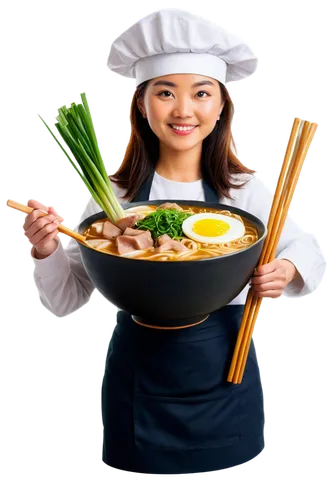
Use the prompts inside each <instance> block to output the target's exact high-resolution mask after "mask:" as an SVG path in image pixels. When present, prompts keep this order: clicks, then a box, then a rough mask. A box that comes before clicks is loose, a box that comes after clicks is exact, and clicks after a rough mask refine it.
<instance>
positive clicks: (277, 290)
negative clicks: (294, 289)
mask: <svg viewBox="0 0 333 500" xmlns="http://www.w3.org/2000/svg"><path fill="white" fill-rule="evenodd" d="M297 276H299V273H298V271H297V269H296V267H295V266H294V264H293V263H292V262H290V261H289V260H286V259H274V260H272V262H269V263H268V264H263V265H262V266H258V267H257V269H256V270H255V272H254V274H253V276H252V278H251V280H250V286H251V291H252V293H253V295H254V296H255V297H271V298H272V299H276V298H277V297H280V296H281V295H282V293H283V290H284V289H285V288H286V286H287V285H288V283H290V282H291V281H292V280H293V279H295V278H296V277H297Z"/></svg>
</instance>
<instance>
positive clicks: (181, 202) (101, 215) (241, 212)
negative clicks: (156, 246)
mask: <svg viewBox="0 0 333 500" xmlns="http://www.w3.org/2000/svg"><path fill="white" fill-rule="evenodd" d="M163 203H177V204H178V205H191V204H192V205H197V206H204V205H217V206H218V208H219V209H220V210H229V211H230V212H232V211H233V210H235V213H237V214H238V215H241V216H242V215H243V216H244V217H245V218H247V219H249V218H251V217H252V218H253V219H255V221H256V222H257V223H259V224H262V225H263V226H264V229H265V230H264V232H263V234H262V236H261V237H260V238H259V239H258V240H257V241H256V242H255V243H254V244H253V245H251V246H250V247H246V248H244V249H243V250H239V251H238V252H233V253H230V254H226V255H218V256H217V257H207V258H205V259H198V260H191V261H186V260H181V261H168V260H166V261H165V260H162V261H159V260H145V259H130V258H128V257H122V256H121V255H113V254H110V253H106V252H100V251H98V250H96V249H94V248H91V247H89V246H88V245H85V244H84V243H82V242H80V241H78V240H76V241H77V243H78V244H79V245H81V246H82V247H84V248H86V249H88V250H89V251H91V252H94V253H95V252H98V253H99V254H104V255H106V256H108V257H112V258H115V259H121V260H124V258H125V259H126V258H127V259H128V260H130V261H131V262H134V261H136V262H140V261H141V262H145V263H149V265H160V264H164V265H165V264H167V265H170V264H172V266H177V265H183V266H184V265H191V264H193V262H196V263H197V265H198V263H199V262H204V263H207V261H209V262H210V261H215V260H217V259H226V258H228V257H230V258H232V257H233V256H235V255H240V254H241V253H243V252H246V251H247V250H248V249H249V248H254V247H255V246H257V245H259V244H260V242H261V241H262V240H263V239H264V238H265V237H266V236H267V225H266V224H264V223H263V221H262V220H261V219H259V217H257V216H256V215H253V214H251V212H247V211H246V210H243V209H242V208H238V207H231V206H230V205H225V204H223V203H214V202H207V201H198V200H171V199H166V200H165V199H163V200H147V201H136V202H132V203H131V202H124V203H120V205H121V207H122V208H124V209H125V210H126V208H131V207H135V206H141V205H162V204H163ZM220 207H221V208H220ZM211 208H214V207H211ZM97 216H98V217H97ZM248 216H250V217H248ZM93 217H94V218H96V219H105V218H107V215H106V213H105V212H104V210H102V211H101V212H96V213H95V214H93V215H90V216H89V217H87V218H86V219H84V220H83V221H82V222H80V224H79V229H78V232H79V233H80V228H81V226H82V224H84V223H86V222H87V221H88V220H89V219H90V218H93ZM88 225H89V224H88ZM80 234H82V233H80Z"/></svg>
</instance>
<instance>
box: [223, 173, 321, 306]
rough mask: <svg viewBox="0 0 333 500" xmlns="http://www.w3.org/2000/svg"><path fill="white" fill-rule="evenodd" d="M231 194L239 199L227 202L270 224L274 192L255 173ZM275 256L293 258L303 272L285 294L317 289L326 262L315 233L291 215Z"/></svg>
mask: <svg viewBox="0 0 333 500" xmlns="http://www.w3.org/2000/svg"><path fill="white" fill-rule="evenodd" d="M231 195H232V196H233V197H235V200H233V201H231V200H226V199H225V200H224V201H223V203H226V204H230V205H233V206H237V207H239V208H242V209H244V210H246V211H247V212H250V213H251V214H253V215H255V216H257V217H258V218H259V219H260V220H262V222H264V224H266V226H267V225H268V219H269V214H270V210H271V207H272V204H273V193H271V191H270V190H269V189H268V188H267V187H266V186H265V184H264V183H263V182H262V181H261V180H259V179H258V178H257V177H256V176H255V175H254V176H252V178H251V180H250V181H248V182H247V184H245V186H244V187H243V188H240V189H232V190H231ZM275 258H276V259H287V260H289V261H290V262H292V263H293V264H294V266H295V267H296V269H297V270H298V272H299V274H300V277H298V278H296V279H295V280H293V281H291V282H290V283H289V284H288V285H287V286H286V288H285V289H284V292H283V294H284V295H286V296H289V297H300V296H303V295H307V294H309V293H311V292H313V291H314V290H315V289H316V288H317V287H318V285H319V283H320V282H321V280H322V278H323V275H324V272H325V269H326V261H325V258H324V256H323V254H322V252H321V249H320V247H319V245H318V242H317V240H316V238H315V236H314V235H313V234H310V233H306V232H304V231H303V230H302V229H301V228H300V227H299V226H297V224H296V223H295V222H294V221H293V220H292V219H291V218H290V217H289V216H287V218H286V221H285V224H284V227H283V230H282V233H281V236H280V239H279V243H278V246H277V250H276V253H275Z"/></svg>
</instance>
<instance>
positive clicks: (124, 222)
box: [116, 214, 145, 231]
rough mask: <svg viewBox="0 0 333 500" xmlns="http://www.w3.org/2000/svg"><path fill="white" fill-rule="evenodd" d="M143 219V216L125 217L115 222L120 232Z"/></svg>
mask: <svg viewBox="0 0 333 500" xmlns="http://www.w3.org/2000/svg"><path fill="white" fill-rule="evenodd" d="M144 218H145V215H143V214H133V215H127V216H126V217H123V218H122V219H119V220H117V224H116V226H117V227H119V228H120V229H121V230H122V231H125V229H126V228H127V227H133V226H134V224H135V223H136V221H137V220H141V219H144Z"/></svg>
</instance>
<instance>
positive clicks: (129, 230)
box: [124, 227, 145, 236]
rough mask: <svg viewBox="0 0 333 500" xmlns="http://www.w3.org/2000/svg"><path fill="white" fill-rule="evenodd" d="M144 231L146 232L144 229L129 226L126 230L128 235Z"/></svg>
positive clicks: (125, 232)
mask: <svg viewBox="0 0 333 500" xmlns="http://www.w3.org/2000/svg"><path fill="white" fill-rule="evenodd" d="M144 232H145V230H144V229H134V228H132V227H127V228H126V229H125V231H124V234H126V235H128V236H136V235H137V234H141V233H144Z"/></svg>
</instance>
